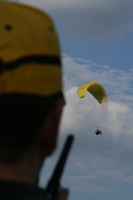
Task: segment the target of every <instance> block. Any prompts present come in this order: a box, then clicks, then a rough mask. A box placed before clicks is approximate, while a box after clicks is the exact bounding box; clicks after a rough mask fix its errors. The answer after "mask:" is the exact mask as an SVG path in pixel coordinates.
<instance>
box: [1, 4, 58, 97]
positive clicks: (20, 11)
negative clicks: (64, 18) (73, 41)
mask: <svg viewBox="0 0 133 200" xmlns="http://www.w3.org/2000/svg"><path fill="white" fill-rule="evenodd" d="M61 90H62V71H61V55H60V47H59V42H58V36H57V33H56V30H55V26H54V24H53V21H52V20H51V19H50V17H49V16H48V15H47V14H46V13H44V12H42V11H40V10H38V9H35V8H33V7H30V6H26V5H22V4H18V3H11V2H0V95H2V94H13V93H20V94H32V95H41V96H48V95H52V94H55V93H57V92H59V91H61Z"/></svg>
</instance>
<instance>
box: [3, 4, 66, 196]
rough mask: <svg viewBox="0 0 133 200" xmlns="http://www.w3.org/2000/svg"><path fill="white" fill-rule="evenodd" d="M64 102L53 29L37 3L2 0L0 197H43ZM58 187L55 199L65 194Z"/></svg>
mask: <svg viewBox="0 0 133 200" xmlns="http://www.w3.org/2000/svg"><path fill="white" fill-rule="evenodd" d="M63 105H64V99H63V94H62V70H61V56H60V48H59V43H58V38H57V33H56V30H55V27H54V24H53V22H52V20H51V19H50V18H49V16H48V15H47V14H46V13H43V12H42V11H39V10H38V9H35V8H32V7H29V6H26V5H22V4H17V3H9V2H2V1H1V2H0V199H1V200H3V199H4V200H6V199H12V200H17V199H18V200H23V199H24V200H43V199H44V200H45V199H46V197H45V191H44V190H43V189H41V188H38V187H37V180H38V176H39V172H40V169H41V167H42V164H43V162H44V160H45V158H46V157H48V156H50V155H51V154H52V152H53V151H54V150H55V148H56V143H57V138H58V128H59V124H60V118H61V114H62V109H63ZM67 195H68V190H67V189H64V190H62V191H61V192H60V193H59V194H58V195H57V197H56V199H57V200H66V199H67Z"/></svg>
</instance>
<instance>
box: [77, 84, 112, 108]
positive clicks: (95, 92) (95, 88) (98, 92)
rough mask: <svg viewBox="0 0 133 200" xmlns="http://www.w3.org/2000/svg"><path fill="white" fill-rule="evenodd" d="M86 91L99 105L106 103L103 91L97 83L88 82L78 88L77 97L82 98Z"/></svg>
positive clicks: (106, 99) (105, 95) (106, 98)
mask: <svg viewBox="0 0 133 200" xmlns="http://www.w3.org/2000/svg"><path fill="white" fill-rule="evenodd" d="M86 91H88V92H89V93H91V95H92V96H93V97H94V98H95V99H96V100H97V101H98V102H99V103H100V104H101V105H105V104H106V103H107V102H108V97H107V94H106V91H105V89H104V88H103V86H102V85H101V84H100V83H97V82H89V83H86V84H83V85H81V86H79V88H78V91H77V92H78V96H79V97H80V98H83V97H84V96H85V94H86Z"/></svg>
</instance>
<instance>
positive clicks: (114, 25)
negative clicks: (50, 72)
mask: <svg viewBox="0 0 133 200" xmlns="http://www.w3.org/2000/svg"><path fill="white" fill-rule="evenodd" d="M19 2H22V3H27V4H30V5H34V6H36V7H39V8H41V9H42V10H45V11H46V12H47V13H49V15H50V16H51V17H52V18H53V19H54V22H55V25H56V28H57V31H58V33H59V37H60V45H61V50H62V61H63V67H64V69H63V80H64V93H65V97H66V100H67V105H66V106H65V109H64V114H63V117H62V123H61V127H60V137H59V144H58V148H57V150H56V152H55V153H54V155H53V156H52V158H50V159H48V160H47V161H46V163H45V165H46V166H45V165H44V167H43V169H42V172H41V174H40V185H41V186H42V187H44V186H45V185H46V182H47V180H48V179H49V177H50V174H51V172H52V170H53V168H54V165H55V163H56V161H57V158H58V156H59V154H60V151H61V148H62V146H63V143H64V141H65V138H66V136H67V135H68V134H69V133H73V134H74V135H75V142H74V145H73V148H72V151H71V154H70V155H69V159H68V162H67V165H66V168H65V171H64V174H63V178H62V180H61V183H62V185H63V186H66V187H68V188H69V189H70V198H69V199H70V200H75V199H82V200H88V199H92V200H94V199H95V200H112V199H115V200H131V199H133V190H132V186H133V170H132V166H133V125H132V121H133V89H132V88H133V68H132V66H133V58H132V52H133V23H132V21H133V1H132V0H110V1H109V0H67V1H65V0H54V1H52V0H45V1H44V0H20V1H19ZM90 81H97V82H99V83H101V84H102V85H103V86H104V88H105V89H106V92H107V94H108V98H109V102H108V104H107V105H106V106H104V107H102V106H101V105H100V104H98V103H97V102H96V100H94V98H93V97H92V96H91V95H90V94H89V93H87V94H86V96H85V98H84V99H79V98H78V96H77V88H78V86H79V85H81V84H83V83H86V82H90ZM96 126H99V127H100V128H101V130H102V131H103V135H102V136H96V135H95V134H94V130H95V127H96Z"/></svg>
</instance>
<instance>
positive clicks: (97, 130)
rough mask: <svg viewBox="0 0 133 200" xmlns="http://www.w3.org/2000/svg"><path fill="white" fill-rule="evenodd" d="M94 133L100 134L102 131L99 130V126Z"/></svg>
mask: <svg viewBox="0 0 133 200" xmlns="http://www.w3.org/2000/svg"><path fill="white" fill-rule="evenodd" d="M95 133H96V135H102V131H100V130H99V127H98V128H97V127H96V130H95Z"/></svg>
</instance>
